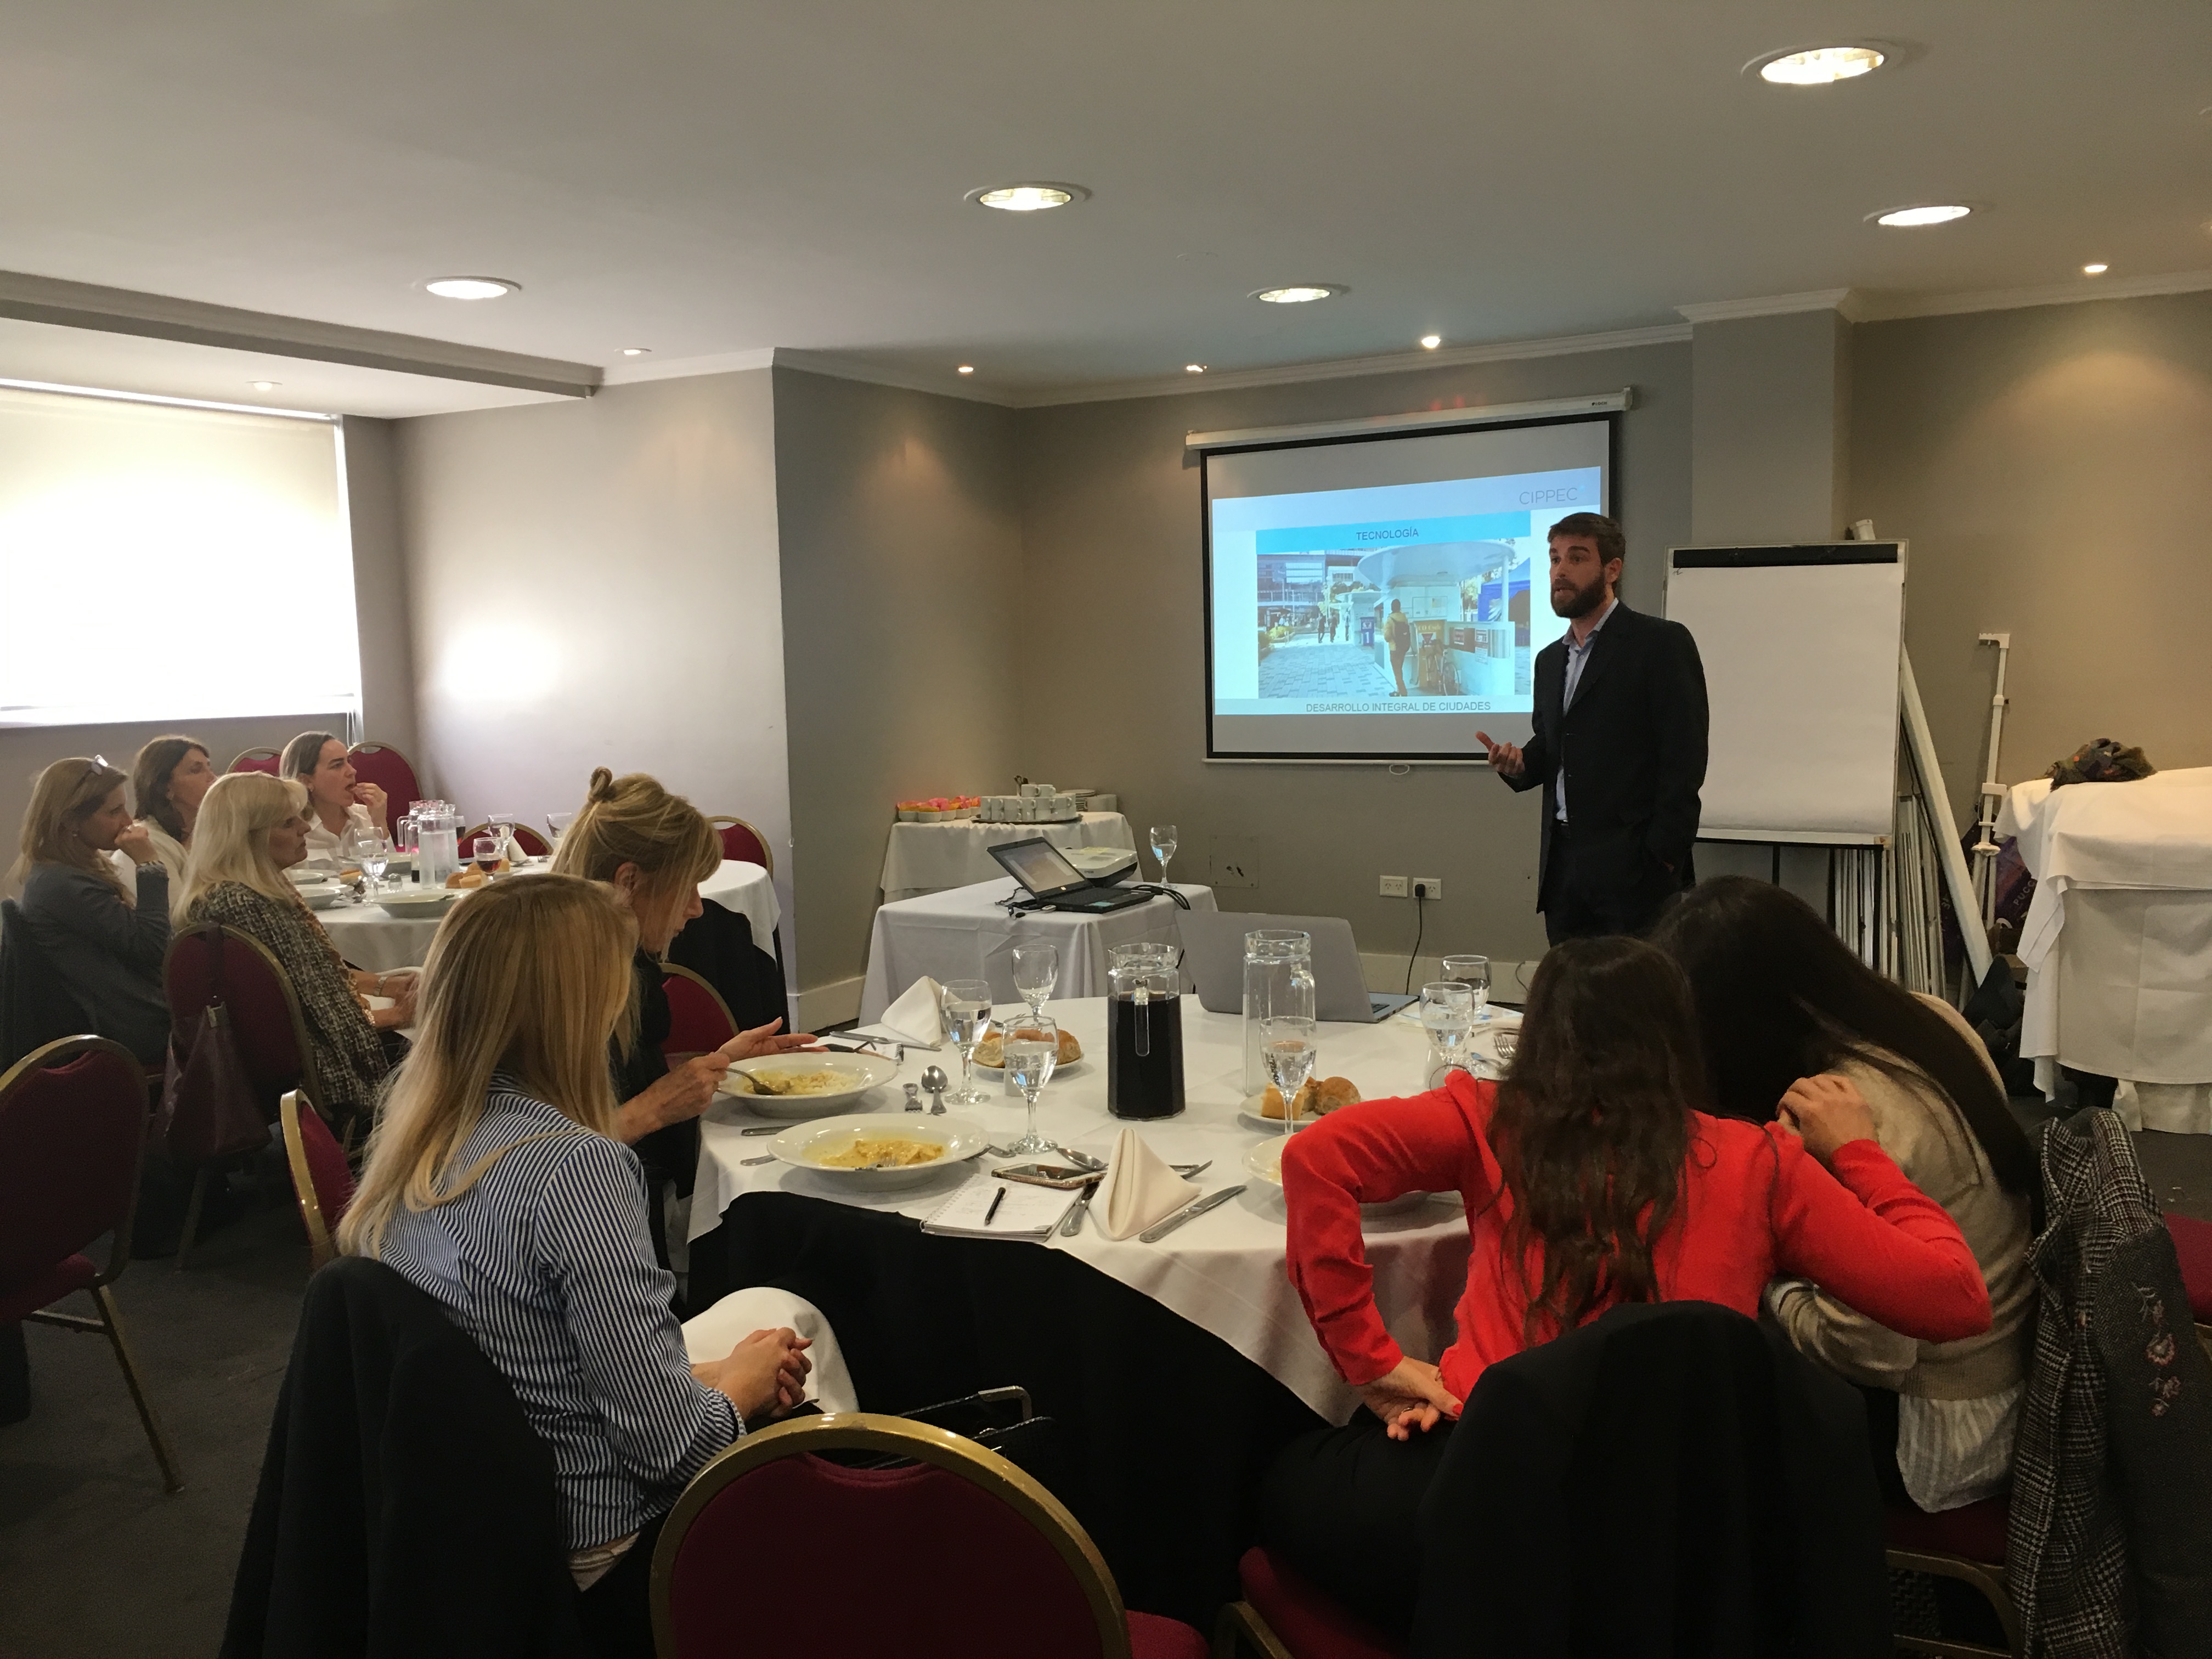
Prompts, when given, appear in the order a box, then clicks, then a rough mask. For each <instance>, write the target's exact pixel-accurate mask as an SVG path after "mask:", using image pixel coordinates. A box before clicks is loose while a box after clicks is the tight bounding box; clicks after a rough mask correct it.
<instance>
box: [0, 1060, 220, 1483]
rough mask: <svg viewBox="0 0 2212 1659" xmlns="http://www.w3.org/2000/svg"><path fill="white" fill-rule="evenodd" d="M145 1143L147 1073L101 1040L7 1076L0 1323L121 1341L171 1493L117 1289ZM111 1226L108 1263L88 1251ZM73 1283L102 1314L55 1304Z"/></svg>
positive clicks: (0, 1137) (1, 1132) (0, 1134)
mask: <svg viewBox="0 0 2212 1659" xmlns="http://www.w3.org/2000/svg"><path fill="white" fill-rule="evenodd" d="M145 1144H146V1083H145V1073H144V1072H143V1069H142V1068H141V1067H140V1066H139V1064H138V1062H137V1060H136V1059H134V1058H133V1057H132V1056H131V1053H130V1051H129V1050H128V1049H126V1048H123V1047H121V1046H120V1045H119V1044H117V1043H113V1042H108V1041H107V1040H106V1038H105V1037H95V1036H75V1037H64V1038H63V1039H62V1040H61V1041H60V1042H50V1043H48V1044H46V1047H44V1048H40V1049H37V1050H35V1051H34V1052H33V1053H31V1054H26V1055H25V1056H24V1057H23V1058H22V1059H21V1060H19V1061H17V1062H16V1064H15V1065H14V1066H10V1067H9V1069H8V1071H7V1073H6V1074H5V1075H4V1076H0V1325H11V1324H15V1323H18V1322H22V1321H30V1322H33V1323H37V1324H41V1325H58V1326H60V1327H62V1328H64V1329H66V1330H73V1331H87V1332H92V1331H96V1332H98V1333H99V1334H101V1335H103V1336H105V1337H106V1339H107V1340H108V1343H109V1345H110V1346H112V1347H113V1348H114V1350H115V1359H116V1363H117V1364H118V1365H120V1366H121V1367H122V1368H123V1380H124V1382H125V1383H127V1384H128V1385H129V1386H130V1389H131V1403H132V1404H133V1405H135V1406H136V1407H137V1408H138V1420H139V1422H141V1423H142V1424H143V1425H145V1429H146V1438H147V1440H148V1441H149V1442H150V1443H152V1445H153V1448H154V1459H155V1462H157V1463H159V1464H160V1465H161V1484H162V1485H163V1486H165V1487H166V1488H167V1490H169V1491H170V1492H176V1491H178V1490H179V1489H180V1488H181V1487H182V1486H184V1478H183V1476H182V1475H181V1474H179V1473H178V1469H177V1456H176V1453H175V1451H174V1450H173V1449H171V1447H170V1445H169V1437H168V1436H167V1434H166V1433H164V1432H163V1431H162V1428H161V1419H160V1418H159V1417H158V1416H157V1415H155V1411H154V1402H153V1401H151V1400H149V1399H148V1398H147V1396H146V1385H145V1383H143V1381H142V1380H141V1379H140V1377H139V1375H138V1365H137V1361H136V1360H135V1359H133V1358H131V1345H130V1344H129V1342H127V1341H126V1340H125V1338H124V1334H123V1318H122V1315H121V1314H120V1313H119V1312H118V1310H117V1309H116V1305H115V1297H114V1295H113V1293H112V1291H110V1289H109V1286H111V1285H113V1284H114V1283H115V1281H116V1280H117V1279H119V1278H120V1277H122V1274H123V1270H124V1268H125V1267H128V1266H130V1265H131V1212H132V1210H133V1208H134V1207H135V1206H136V1204H137V1197H138V1159H139V1154H140V1152H142V1151H143V1149H144V1146H145ZM103 1233H106V1234H107V1235H108V1246H107V1262H106V1266H105V1267H94V1266H93V1264H92V1262H91V1261H90V1260H89V1259H88V1257H87V1256H86V1255H84V1254H83V1252H84V1251H85V1249H87V1248H88V1247H89V1246H90V1245H91V1244H92V1243H93V1242H94V1240H96V1239H98V1238H99V1237H100V1235H101V1234H103ZM75 1291H90V1292H91V1294H92V1301H93V1306H94V1308H95V1309H96V1310H98V1317H97V1318H92V1319H88V1318H86V1317H85V1316H82V1314H61V1313H54V1312H52V1311H51V1309H52V1304H54V1303H57V1302H58V1301H60V1300H61V1299H62V1298H63V1297H66V1296H69V1295H70V1294H72V1293H73V1292H75Z"/></svg>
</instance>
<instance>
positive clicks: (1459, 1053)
mask: <svg viewBox="0 0 2212 1659" xmlns="http://www.w3.org/2000/svg"><path fill="white" fill-rule="evenodd" d="M1474 1006H1475V1005H1474V992H1473V991H1471V990H1469V989H1468V987H1467V986H1466V985H1464V984H1462V982H1461V981H1458V980H1441V979H1440V980H1432V981H1430V982H1429V983H1428V984H1426V985H1424V986H1423V987H1421V1029H1422V1030H1425V1031H1426V1032H1427V1033H1428V1034H1429V1058H1430V1060H1431V1062H1432V1065H1433V1066H1456V1067H1457V1068H1458V1069H1459V1070H1461V1071H1462V1072H1464V1071H1467V1070H1468V1047H1469V1042H1468V1040H1469V1038H1470V1037H1472V1036H1473V1035H1474Z"/></svg>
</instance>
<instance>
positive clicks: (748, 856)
mask: <svg viewBox="0 0 2212 1659" xmlns="http://www.w3.org/2000/svg"><path fill="white" fill-rule="evenodd" d="M707 822H708V823H711V824H713V825H714V832H715V834H716V835H718V836H720V837H721V840H722V856H723V857H724V858H726V859H734V860H738V862H739V863H742V864H757V865H758V866H760V867H761V868H762V869H763V870H765V871H767V872H769V874H770V875H771V876H772V875H774V874H775V854H773V853H771V852H769V850H768V837H767V836H763V835H762V834H761V832H760V831H759V830H757V829H754V828H753V826H752V825H751V824H750V823H746V822H745V821H744V819H743V818H731V817H720V818H708V820H707Z"/></svg>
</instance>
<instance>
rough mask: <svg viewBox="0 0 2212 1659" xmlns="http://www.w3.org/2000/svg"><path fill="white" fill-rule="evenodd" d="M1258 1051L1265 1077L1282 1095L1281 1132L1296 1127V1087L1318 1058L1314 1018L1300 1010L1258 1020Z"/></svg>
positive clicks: (1318, 1049) (1301, 1082)
mask: <svg viewBox="0 0 2212 1659" xmlns="http://www.w3.org/2000/svg"><path fill="white" fill-rule="evenodd" d="M1260 1052H1261V1055H1262V1056H1263V1057H1264V1058H1265V1059H1266V1060H1267V1079H1268V1081H1269V1082H1271V1083H1273V1085H1275V1087H1276V1089H1277V1091H1279V1092H1280V1093H1281V1095H1282V1097H1283V1133H1285V1134H1288V1133H1290V1132H1291V1130H1293V1129H1295V1128H1297V1098H1298V1091H1299V1090H1301V1089H1303V1088H1304V1087H1305V1086H1306V1079H1309V1078H1310V1077H1311V1076H1312V1075H1313V1073H1314V1066H1315V1065H1316V1062H1318V1061H1319V1060H1320V1059H1321V1042H1320V1040H1319V1031H1318V1029H1317V1026H1316V1022H1315V1021H1313V1020H1311V1019H1309V1018H1306V1017H1304V1015H1300V1014H1285V1015H1281V1016H1279V1017H1277V1018H1273V1019H1264V1020H1261V1022H1260Z"/></svg>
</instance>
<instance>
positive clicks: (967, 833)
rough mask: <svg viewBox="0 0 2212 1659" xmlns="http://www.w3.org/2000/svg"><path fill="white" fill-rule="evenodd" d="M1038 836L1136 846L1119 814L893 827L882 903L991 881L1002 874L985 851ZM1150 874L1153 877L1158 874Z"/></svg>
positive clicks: (1078, 843) (1066, 842)
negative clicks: (1048, 820) (1070, 819)
mask: <svg viewBox="0 0 2212 1659" xmlns="http://www.w3.org/2000/svg"><path fill="white" fill-rule="evenodd" d="M1037 836H1043V837H1044V838H1045V839H1046V840H1047V841H1048V842H1051V843H1052V844H1053V845H1054V847H1127V848H1135V846H1136V844H1137V842H1136V840H1135V836H1134V835H1133V832H1132V831H1131V829H1130V828H1129V820H1128V819H1127V818H1125V817H1122V816H1121V814H1120V813H1119V812H1085V814H1084V815H1083V816H1082V817H1080V818H1079V819H1077V820H1076V821H1075V822H1074V823H975V821H974V820H972V819H963V820H962V821H961V822H959V823H894V824H892V825H891V836H890V846H888V847H886V848H884V873H883V879H882V880H881V881H879V882H878V883H877V885H878V886H879V887H881V888H882V889H883V891H884V902H885V903H886V904H896V903H898V902H900V901H902V900H904V899H910V898H914V897H916V896H920V895H921V894H923V893H941V892H943V891H944V890H945V889H946V888H948V887H966V886H969V885H970V884H974V883H975V882H979V881H994V880H996V879H998V878H1000V877H1001V876H1004V875H1005V874H1006V872H1005V871H1004V870H1003V869H1001V868H1000V866H999V861H998V860H996V859H994V858H993V857H992V856H991V852H990V849H991V848H994V847H1003V846H1005V845H1006V843H1007V842H1010V841H1034V840H1035V839H1036V837H1037ZM1153 873H1154V874H1155V875H1157V874H1158V871H1154V872H1153Z"/></svg>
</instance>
